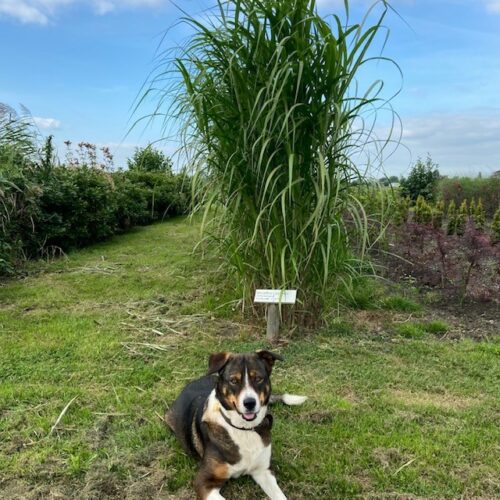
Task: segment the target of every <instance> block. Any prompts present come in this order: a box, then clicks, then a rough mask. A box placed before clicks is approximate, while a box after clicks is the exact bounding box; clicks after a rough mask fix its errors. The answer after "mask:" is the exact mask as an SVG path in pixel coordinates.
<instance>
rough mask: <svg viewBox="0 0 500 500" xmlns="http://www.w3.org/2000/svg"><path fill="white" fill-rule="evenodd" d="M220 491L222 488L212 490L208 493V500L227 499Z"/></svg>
mask: <svg viewBox="0 0 500 500" xmlns="http://www.w3.org/2000/svg"><path fill="white" fill-rule="evenodd" d="M219 492H220V490H210V493H209V494H208V495H207V500H225V498H224V497H223V496H222V495H221V494H220V493H219Z"/></svg>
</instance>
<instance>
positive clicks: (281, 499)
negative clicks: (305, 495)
mask: <svg viewBox="0 0 500 500" xmlns="http://www.w3.org/2000/svg"><path fill="white" fill-rule="evenodd" d="M252 477H253V480H254V481H255V482H256V483H257V484H258V485H259V486H260V487H261V488H262V490H263V491H264V493H265V494H266V495H267V496H268V497H269V498H270V499H271V500H286V496H285V494H284V493H283V492H282V491H281V488H280V487H279V486H278V482H277V481H276V478H275V477H274V476H273V474H272V473H271V471H270V470H269V469H266V470H259V471H257V472H254V473H253V474H252Z"/></svg>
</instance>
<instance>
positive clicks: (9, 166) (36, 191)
mask: <svg viewBox="0 0 500 500" xmlns="http://www.w3.org/2000/svg"><path fill="white" fill-rule="evenodd" d="M47 144H48V145H50V143H47ZM84 145H85V147H86V150H88V149H89V147H90V146H92V145H88V144H86V143H85V144H84ZM9 148H10V149H9V153H10V152H12V151H16V148H15V147H13V146H11V145H9ZM46 149H47V148H45V149H44V150H42V152H45V153H46V152H47V151H46ZM90 149H91V151H92V152H95V148H92V147H90ZM0 150H1V151H0V153H2V151H3V153H5V152H6V148H3V149H2V144H0ZM48 158H49V155H47V154H43V155H42V157H41V159H33V158H31V157H29V158H28V157H27V156H26V155H22V154H15V155H13V154H9V155H6V154H3V155H0V160H1V161H0V275H2V274H8V273H10V272H12V271H14V270H15V269H16V267H18V266H19V264H20V262H21V261H22V260H24V259H26V258H33V257H37V256H41V255H56V254H58V253H61V252H64V251H67V250H70V249H72V248H77V247H82V246H85V245H88V244H91V243H93V242H97V241H102V240H104V239H106V238H108V237H110V236H111V235H113V234H115V233H117V232H119V231H123V230H126V229H128V228H130V227H132V226H134V225H139V224H141V225H142V224H149V223H151V222H154V221H157V220H161V219H163V218H165V217H172V216H175V215H180V214H185V213H187V212H188V210H189V207H190V189H189V186H188V184H189V182H187V181H186V179H185V177H184V175H181V174H173V173H172V172H171V171H170V169H166V170H163V171H156V172H155V171H151V172H147V171H146V172H145V171H137V170H136V171H126V172H123V171H118V172H114V173H111V172H107V171H106V170H104V169H103V168H102V167H101V166H100V164H98V163H96V162H94V164H95V165H94V166H88V165H86V164H83V163H78V164H77V163H75V162H72V163H71V166H55V165H54V164H53V162H51V161H48Z"/></svg>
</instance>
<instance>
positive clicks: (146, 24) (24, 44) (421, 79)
mask: <svg viewBox="0 0 500 500" xmlns="http://www.w3.org/2000/svg"><path fill="white" fill-rule="evenodd" d="M372 3H373V2H372V1H370V0H353V1H351V19H352V20H353V21H354V20H360V19H361V16H362V14H363V13H364V12H365V11H366V9H367V8H368V7H369V6H370V5H372ZM177 4H178V5H181V6H182V8H183V9H186V10H187V11H188V12H190V13H192V14H196V15H202V14H201V13H202V11H203V9H204V8H206V7H207V6H209V5H211V4H213V3H212V2H211V1H210V0H177ZM318 4H319V9H320V12H322V13H324V14H327V13H330V12H341V11H342V7H341V6H342V4H343V2H342V1H341V0H319V1H318ZM392 5H393V6H394V8H395V9H396V10H397V11H398V13H399V15H400V16H401V17H402V18H404V22H403V21H402V20H401V19H400V18H399V17H398V16H397V15H395V14H390V15H389V16H388V17H387V19H386V25H387V26H388V27H389V29H390V38H389V41H388V44H387V46H386V49H385V52H384V54H385V55H387V56H389V57H392V58H393V59H394V60H396V61H397V63H398V64H399V66H400V67H401V69H402V71H403V74H404V78H403V88H402V91H401V93H400V94H399V95H398V96H397V97H396V98H395V99H394V101H393V102H392V104H393V107H394V109H395V111H396V112H397V113H398V114H399V116H400V117H401V120H402V123H403V129H402V134H403V135H402V144H403V145H404V147H400V148H399V149H398V150H397V151H396V152H395V153H394V154H392V155H391V156H389V157H387V158H386V159H385V161H384V170H385V172H386V173H387V174H389V175H392V174H396V175H401V174H403V175H404V174H407V173H408V171H409V168H410V166H411V163H412V162H414V161H415V160H416V159H417V158H418V157H419V156H421V157H425V156H426V154H427V153H429V154H430V155H431V156H432V158H433V160H434V161H436V162H437V163H438V164H439V166H440V170H441V172H442V173H444V174H448V175H454V174H458V175H474V174H477V173H478V172H482V173H483V175H487V174H489V173H492V172H494V171H496V170H500V0H475V1H474V0H435V1H431V0H393V2H392ZM179 17H180V12H179V10H178V9H177V8H176V7H175V6H174V5H173V4H172V3H171V2H170V1H169V0H120V1H118V0H89V1H81V0H0V57H1V60H2V71H1V73H0V102H4V103H7V104H9V105H11V106H14V107H17V106H18V105H19V104H23V105H24V106H26V107H27V108H28V109H29V110H30V111H31V113H32V115H33V116H34V117H35V120H36V122H37V123H38V126H39V128H40V130H41V132H42V133H43V134H45V135H48V134H54V136H55V138H56V142H57V143H58V144H59V145H60V155H61V156H64V147H63V146H62V143H63V141H64V140H66V139H69V140H71V141H73V142H79V141H89V142H94V143H96V144H98V145H109V146H110V147H111V149H112V151H114V153H115V156H116V162H115V163H116V164H117V166H120V165H124V164H125V158H126V157H127V156H129V155H130V154H132V152H133V149H134V147H136V146H140V145H145V144H147V143H148V142H149V141H154V140H157V139H158V138H159V137H161V129H160V126H159V124H158V125H153V126H152V127H149V128H147V129H144V127H139V128H137V129H135V130H133V131H132V132H131V133H129V134H128V135H127V132H128V130H129V128H130V125H131V123H132V122H133V120H134V118H138V117H140V116H141V114H145V113H147V112H148V110H149V109H151V108H150V107H148V106H146V107H144V108H142V110H141V111H140V112H139V113H138V114H136V115H135V116H132V114H131V110H132V106H133V103H134V99H135V98H136V96H137V94H138V93H139V91H140V88H141V85H142V84H143V82H144V81H145V79H146V78H147V76H148V74H149V73H150V71H151V70H152V69H153V67H154V56H155V52H156V50H157V47H158V43H159V42H160V40H161V37H162V35H163V34H164V32H165V30H166V29H167V28H169V27H171V26H172V25H174V24H175V22H176V20H177V19H178V18H179ZM185 36H186V32H185V31H183V30H182V29H180V28H175V29H171V30H170V31H169V32H168V33H167V35H166V38H165V40H164V45H163V47H165V48H168V47H171V46H174V45H176V44H178V43H181V42H182V41H183V39H185ZM367 76H368V77H370V78H373V77H375V76H376V77H381V78H382V79H384V80H385V81H386V88H387V95H388V94H389V93H390V92H391V91H393V90H396V89H397V88H398V87H399V85H400V83H401V82H400V79H399V76H398V74H397V72H396V71H394V70H393V69H391V68H390V67H389V66H387V65H378V66H375V67H374V68H373V69H371V70H370V71H369V72H368V75H367ZM387 119H388V115H384V114H381V116H380V123H379V126H378V129H377V130H378V132H379V133H380V135H381V136H383V134H384V130H385V129H386V127H387ZM162 147H163V148H164V149H165V151H167V152H171V151H173V150H174V149H175V144H173V143H172V142H167V143H164V144H163V145H162Z"/></svg>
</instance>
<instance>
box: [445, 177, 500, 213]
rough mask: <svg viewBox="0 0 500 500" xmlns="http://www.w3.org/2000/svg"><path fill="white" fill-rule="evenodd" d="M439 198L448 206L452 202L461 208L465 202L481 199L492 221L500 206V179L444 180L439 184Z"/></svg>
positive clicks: (467, 178) (456, 178)
mask: <svg viewBox="0 0 500 500" xmlns="http://www.w3.org/2000/svg"><path fill="white" fill-rule="evenodd" d="M437 190H438V197H439V198H441V199H443V200H444V202H445V203H446V205H448V204H449V203H450V201H451V200H453V201H454V202H455V205H456V206H457V207H459V206H460V205H461V204H462V202H463V200H472V199H473V198H475V199H476V200H479V199H481V203H482V205H483V207H484V210H485V212H486V217H487V218H488V219H490V220H491V219H492V218H493V215H494V214H495V210H496V209H497V207H498V205H499V204H500V177H498V176H491V177H476V178H471V177H453V178H442V179H440V181H439V183H438V187H437Z"/></svg>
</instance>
